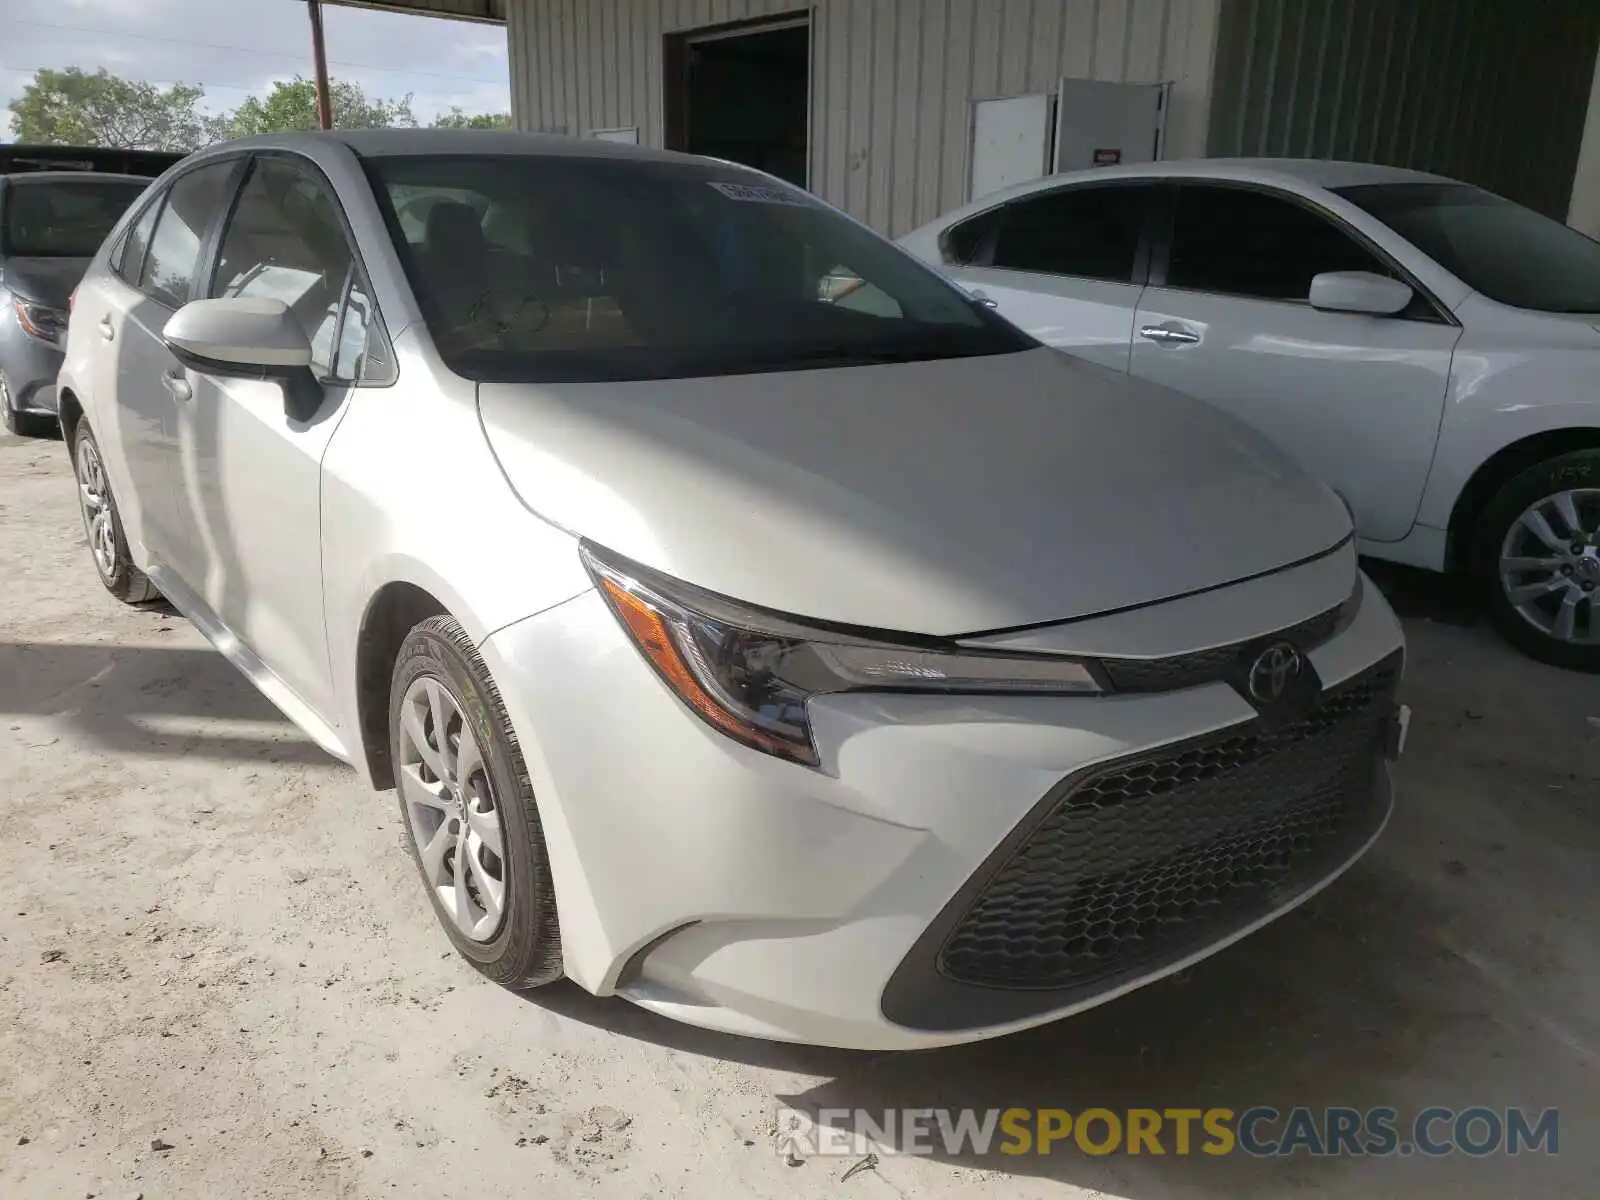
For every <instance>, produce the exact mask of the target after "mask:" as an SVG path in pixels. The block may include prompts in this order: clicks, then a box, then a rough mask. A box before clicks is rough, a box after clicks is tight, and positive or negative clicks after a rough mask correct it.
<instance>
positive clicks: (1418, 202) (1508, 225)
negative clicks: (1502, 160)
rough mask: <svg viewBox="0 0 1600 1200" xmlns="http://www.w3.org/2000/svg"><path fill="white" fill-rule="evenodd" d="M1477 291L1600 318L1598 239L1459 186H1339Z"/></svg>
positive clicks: (1511, 301) (1517, 303)
mask: <svg viewBox="0 0 1600 1200" xmlns="http://www.w3.org/2000/svg"><path fill="white" fill-rule="evenodd" d="M1335 190H1336V191H1337V192H1338V194H1339V195H1341V196H1343V197H1344V198H1345V199H1346V200H1348V201H1350V202H1351V203H1352V204H1355V205H1358V206H1359V207H1361V208H1363V209H1365V210H1366V211H1367V212H1369V213H1371V214H1372V215H1373V216H1374V217H1376V218H1377V219H1378V220H1380V221H1382V222H1383V223H1384V224H1385V225H1387V226H1389V228H1391V229H1393V230H1394V231H1395V232H1396V233H1398V234H1399V235H1400V236H1401V237H1403V238H1405V239H1406V241H1408V242H1410V243H1411V244H1412V245H1413V246H1415V247H1416V248H1417V249H1418V250H1421V251H1422V252H1423V253H1424V254H1426V255H1427V256H1428V257H1429V258H1431V259H1433V260H1435V261H1436V262H1437V263H1438V264H1439V265H1440V266H1441V267H1443V268H1444V269H1445V270H1447V271H1449V272H1450V273H1451V274H1452V275H1454V276H1456V278H1458V279H1460V280H1461V281H1462V282H1463V283H1465V284H1466V285H1467V286H1468V287H1470V288H1472V289H1473V290H1474V291H1479V292H1482V293H1483V294H1484V295H1485V296H1487V297H1489V299H1491V300H1498V301H1499V302H1500V303H1501V304H1509V305H1512V306H1513V307H1515V308H1528V309H1533V310H1535V311H1537V312H1550V313H1600V242H1596V241H1594V240H1593V239H1591V238H1587V237H1585V236H1584V235H1583V234H1581V233H1579V232H1578V231H1577V230H1576V229H1572V228H1569V227H1568V226H1566V225H1563V224H1561V222H1559V221H1552V220H1551V219H1550V218H1549V217H1545V216H1541V215H1540V214H1538V213H1536V212H1534V211H1533V210H1532V209H1530V208H1524V207H1523V206H1522V205H1520V204H1514V203H1512V202H1511V201H1510V200H1506V199H1504V198H1503V197H1500V196H1496V195H1495V194H1494V193H1492V192H1486V191H1483V190H1482V189H1481V188H1475V187H1468V186H1467V185H1466V184H1462V183H1371V184H1362V185H1361V186H1359V187H1346V188H1336V189H1335Z"/></svg>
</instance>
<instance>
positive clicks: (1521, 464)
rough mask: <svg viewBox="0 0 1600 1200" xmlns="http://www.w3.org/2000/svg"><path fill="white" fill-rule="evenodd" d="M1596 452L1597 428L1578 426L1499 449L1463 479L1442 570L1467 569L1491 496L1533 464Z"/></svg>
mask: <svg viewBox="0 0 1600 1200" xmlns="http://www.w3.org/2000/svg"><path fill="white" fill-rule="evenodd" d="M1595 449H1600V428H1596V427H1593V426H1589V427H1584V426H1578V427H1573V428H1567V429H1550V430H1545V431H1543V432H1540V433H1535V434H1530V435H1529V436H1527V437H1524V438H1520V439H1518V440H1517V441H1515V442H1512V443H1510V444H1509V445H1507V446H1503V447H1501V448H1500V449H1499V450H1497V451H1495V453H1493V454H1491V455H1490V456H1489V457H1488V458H1486V459H1485V460H1484V461H1483V462H1481V463H1480V464H1478V468H1477V470H1475V471H1474V472H1473V473H1472V475H1471V476H1470V477H1469V478H1468V479H1467V482H1466V485H1465V486H1464V487H1462V489H1461V492H1460V494H1459V495H1458V496H1457V497H1456V502H1455V505H1454V506H1453V507H1452V508H1451V510H1450V524H1449V528H1448V531H1447V534H1446V540H1445V570H1446V571H1448V572H1451V573H1452V574H1455V573H1461V572H1465V571H1467V570H1468V569H1469V568H1470V566H1471V551H1472V532H1473V528H1474V527H1475V526H1476V525H1477V523H1478V518H1479V517H1480V516H1482V515H1483V510H1484V508H1485V507H1486V506H1487V505H1488V503H1489V501H1490V500H1492V499H1493V498H1494V494H1495V493H1496V492H1497V491H1499V490H1500V488H1501V487H1502V486H1503V485H1504V484H1505V483H1506V481H1507V480H1509V479H1511V478H1513V477H1514V476H1516V475H1517V474H1519V473H1521V472H1522V471H1525V470H1527V469H1528V468H1529V467H1531V466H1533V465H1534V464H1535V463H1538V462H1542V461H1543V460H1545V459H1547V458H1554V457H1556V456H1557V455H1561V454H1570V453H1571V452H1572V451H1574V450H1595Z"/></svg>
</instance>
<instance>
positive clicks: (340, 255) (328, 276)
mask: <svg viewBox="0 0 1600 1200" xmlns="http://www.w3.org/2000/svg"><path fill="white" fill-rule="evenodd" d="M351 257H352V256H351V252H350V244H349V243H348V242H347V241H346V240H345V236H344V228H343V226H342V225H341V223H340V221H339V210H338V208H337V207H336V205H335V202H334V199H333V197H332V196H331V195H330V194H329V192H328V189H327V186H326V185H325V184H324V183H323V182H322V181H321V180H320V179H318V178H317V177H316V176H315V175H312V174H311V173H310V172H308V171H306V170H304V169H302V168H301V167H300V166H298V165H297V164H295V163H294V162H292V161H291V160H289V159H285V158H275V157H264V158H258V159H256V161H255V162H254V163H252V164H251V167H250V174H249V175H248V176H247V177H246V178H245V181H244V187H243V188H242V189H241V190H240V192H239V202H238V203H237V204H236V205H235V206H234V210H233V215H232V216H231V217H230V218H229V219H228V225H227V228H226V229H224V230H223V232H222V240H221V242H220V244H219V246H218V250H217V266H216V270H215V272H214V273H213V275H212V283H211V287H210V289H209V291H208V295H211V296H265V297H271V298H272V299H275V300H282V301H283V302H284V303H285V304H287V305H288V306H289V311H290V312H292V313H293V314H294V315H295V318H296V319H297V320H298V321H299V322H300V325H301V327H302V328H303V329H304V330H305V332H306V338H307V340H309V341H310V343H311V353H312V358H311V368H312V370H313V371H315V372H316V373H317V374H318V375H319V376H324V377H325V376H327V375H329V374H331V373H332V371H333V358H334V353H335V347H334V334H335V331H336V329H337V328H338V323H339V303H340V299H341V297H342V296H343V294H344V287H345V280H346V277H347V276H348V274H349V272H350V264H351Z"/></svg>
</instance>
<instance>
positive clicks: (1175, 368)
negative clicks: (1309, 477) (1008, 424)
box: [902, 159, 1600, 671]
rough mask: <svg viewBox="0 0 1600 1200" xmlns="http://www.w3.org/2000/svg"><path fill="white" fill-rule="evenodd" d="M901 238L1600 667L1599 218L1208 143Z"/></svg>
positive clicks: (1022, 191) (1535, 637)
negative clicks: (1157, 390) (1162, 387)
mask: <svg viewBox="0 0 1600 1200" xmlns="http://www.w3.org/2000/svg"><path fill="white" fill-rule="evenodd" d="M902 244H903V245H905V246H906V247H907V248H908V249H910V250H911V251H912V252H913V253H915V254H917V255H918V256H919V257H921V258H923V259H925V260H926V261H928V262H931V263H934V264H936V265H938V266H939V267H940V268H941V269H943V270H944V271H946V272H947V273H948V274H950V275H951V276H953V277H954V278H955V279H956V280H957V281H958V282H959V283H961V284H963V285H964V286H966V287H967V288H968V289H969V290H971V291H974V292H977V293H979V294H980V295H981V296H982V297H983V298H985V299H986V300H987V301H988V302H990V303H991V304H992V305H993V306H995V307H996V308H998V310H999V311H1000V312H1001V313H1002V314H1003V315H1005V316H1006V317H1008V318H1010V319H1011V320H1012V321H1013V322H1014V323H1016V324H1017V325H1019V326H1021V327H1022V328H1023V329H1025V330H1027V331H1028V332H1029V333H1032V334H1033V335H1034V336H1035V337H1037V338H1039V339H1040V340H1042V341H1044V342H1047V343H1049V344H1050V345H1053V346H1056V347H1058V348H1060V349H1062V350H1065V351H1068V352H1070V353H1072V354H1075V355H1078V356H1080V357H1082V358H1086V359H1089V360H1091V361H1094V362H1097V363H1101V364H1103V365H1105V366H1108V367H1112V368H1114V369H1116V370H1118V371H1125V372H1128V373H1130V374H1132V375H1135V376H1138V377H1140V378H1144V379H1148V380H1151V381H1154V382H1157V383H1163V384H1168V385H1170V386H1173V387H1176V388H1180V389H1182V390H1183V391H1186V392H1189V393H1190V394H1191V395H1194V396H1198V397H1200V398H1201V399H1203V400H1207V401H1209V402H1211V403H1212V404H1215V405H1217V406H1218V407H1221V408H1224V409H1227V410H1228V411H1230V412H1232V413H1234V414H1235V415H1237V416H1239V417H1241V418H1243V419H1244V420H1246V421H1248V422H1249V423H1250V424H1252V425H1254V426H1255V427H1256V428H1257V429H1259V430H1261V431H1262V432H1264V433H1266V434H1267V435H1268V436H1270V437H1271V438H1272V439H1273V440H1274V441H1276V442H1277V443H1278V444H1279V445H1280V446H1281V447H1282V448H1283V449H1285V450H1287V451H1288V452H1289V453H1290V454H1292V455H1293V456H1294V457H1295V458H1297V459H1298V460H1299V461H1300V462H1301V464H1303V465H1304V466H1305V467H1307V468H1309V469H1310V470H1311V471H1312V472H1314V473H1315V474H1317V475H1319V476H1321V477H1322V478H1323V479H1324V480H1325V481H1327V482H1328V483H1329V484H1331V485H1332V486H1333V487H1334V488H1335V489H1336V490H1337V491H1338V492H1339V493H1340V495H1341V496H1342V497H1343V498H1344V500H1345V502H1346V503H1347V504H1348V505H1349V506H1350V508H1351V510H1352V513H1353V515H1354V517H1355V521H1356V528H1357V532H1358V534H1359V536H1360V543H1359V544H1360V549H1361V551H1362V553H1364V554H1368V555H1371V556H1373V557H1375V558H1384V559H1390V560H1393V561H1395V562H1400V563H1407V564H1411V565H1413V566H1419V567H1425V568H1428V569H1430V570H1434V571H1452V572H1460V573H1462V574H1464V575H1467V576H1470V577H1471V578H1472V579H1473V580H1474V581H1475V583H1476V584H1477V585H1479V586H1481V587H1482V590H1483V594H1484V597H1485V600H1486V602H1487V607H1488V611H1489V613H1490V614H1491V616H1492V617H1493V618H1494V621H1495V623H1496V625H1497V626H1498V627H1499V628H1500V630H1501V631H1502V632H1503V633H1504V634H1505V636H1506V637H1507V638H1508V639H1509V640H1510V641H1512V642H1513V643H1515V644H1516V645H1518V646H1519V647H1521V648H1522V649H1523V650H1524V651H1526V652H1527V653H1528V654H1530V655H1532V656H1533V657H1535V658H1538V659H1542V660H1544V661H1546V662H1551V663H1555V664H1558V665H1561V666H1566V667H1572V668H1576V669H1579V670H1588V671H1600V243H1596V242H1594V241H1592V240H1591V239H1589V238H1587V237H1585V236H1583V235H1582V234H1580V233H1578V232H1576V231H1575V230H1572V229H1569V228H1567V227H1566V226H1565V225H1562V224H1560V223H1558V222H1556V221H1553V220H1550V219H1549V218H1547V217H1543V216H1540V215H1539V214H1538V213H1535V212H1533V211H1531V210H1530V209H1527V208H1524V207H1522V206H1521V205H1518V204H1514V203H1512V202H1511V201H1509V200H1505V199H1503V198H1501V197H1499V196H1495V195H1493V194H1491V193H1489V192H1485V191H1482V190H1480V189H1478V188H1475V187H1470V186H1468V185H1466V184H1462V183H1458V182H1455V181H1453V180H1449V179H1443V178H1440V177H1438V176H1435V175H1425V174H1421V173H1419V172H1415V171H1404V170H1399V169H1395V168H1390V167H1379V166H1369V165H1361V164H1354V163H1336V162H1314V161H1296V160H1288V159H1259V160H1221V159H1213V160H1203V161H1195V162H1168V163H1152V164H1148V165H1143V166H1133V167H1113V168H1106V169H1102V170H1098V171H1089V172H1077V173H1073V174H1066V175H1057V176H1054V177H1052V178H1049V179H1045V180H1039V181H1035V182H1033V183H1028V184H1023V185H1020V186H1018V187H1015V188H1011V189H1008V190H1006V191H1002V192H997V193H994V194H993V195H989V196H985V197H982V198H981V199H979V200H976V201H974V202H973V203H971V204H969V205H967V206H966V207H964V208H961V209H959V210H957V211H956V212H953V213H951V214H949V215H948V216H946V217H944V218H942V219H941V220H939V221H936V222H934V223H933V224H931V225H928V226H926V227H924V228H922V229H920V230H917V231H916V232H915V233H912V234H910V235H909V236H907V237H906V238H905V239H903V243H902Z"/></svg>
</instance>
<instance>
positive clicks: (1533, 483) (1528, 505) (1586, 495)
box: [1472, 450, 1600, 672]
mask: <svg viewBox="0 0 1600 1200" xmlns="http://www.w3.org/2000/svg"><path fill="white" fill-rule="evenodd" d="M1472 560H1473V572H1474V574H1475V575H1476V577H1477V579H1478V581H1479V584H1480V585H1481V587H1482V588H1483V592H1484V598H1485V601H1486V603H1487V605H1488V609H1489V615H1490V617H1491V619H1492V620H1493V621H1494V623H1495V625H1496V627H1497V628H1498V629H1499V630H1500V632H1501V634H1502V635H1504V637H1505V638H1506V640H1507V641H1509V642H1510V643H1511V644H1512V645H1514V646H1516V647H1517V648H1518V649H1520V650H1522V651H1523V652H1524V653H1525V654H1527V655H1528V656H1529V657H1531V658H1536V659H1538V660H1539V661H1540V662H1546V663H1550V664H1552V665H1554V666H1558V667H1566V668H1569V669H1570V670H1575V671H1592V672H1600V450H1577V451H1573V452H1572V453H1570V454H1562V455H1559V456H1557V457H1555V458H1550V459H1546V460H1545V461H1544V462H1541V463H1538V464H1536V465H1534V466H1531V467H1529V468H1527V469H1526V470H1525V471H1522V472H1521V473H1519V474H1517V475H1515V476H1513V477H1512V478H1511V479H1509V480H1507V481H1506V483H1505V484H1504V485H1502V486H1501V488H1500V490H1499V491H1498V492H1496V493H1495V495H1494V498H1493V499H1491V500H1490V501H1489V504H1488V506H1487V507H1486V508H1485V509H1484V510H1483V515H1482V516H1481V517H1480V518H1479V520H1478V524H1477V527H1476V529H1475V530H1474V537H1473V555H1472Z"/></svg>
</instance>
